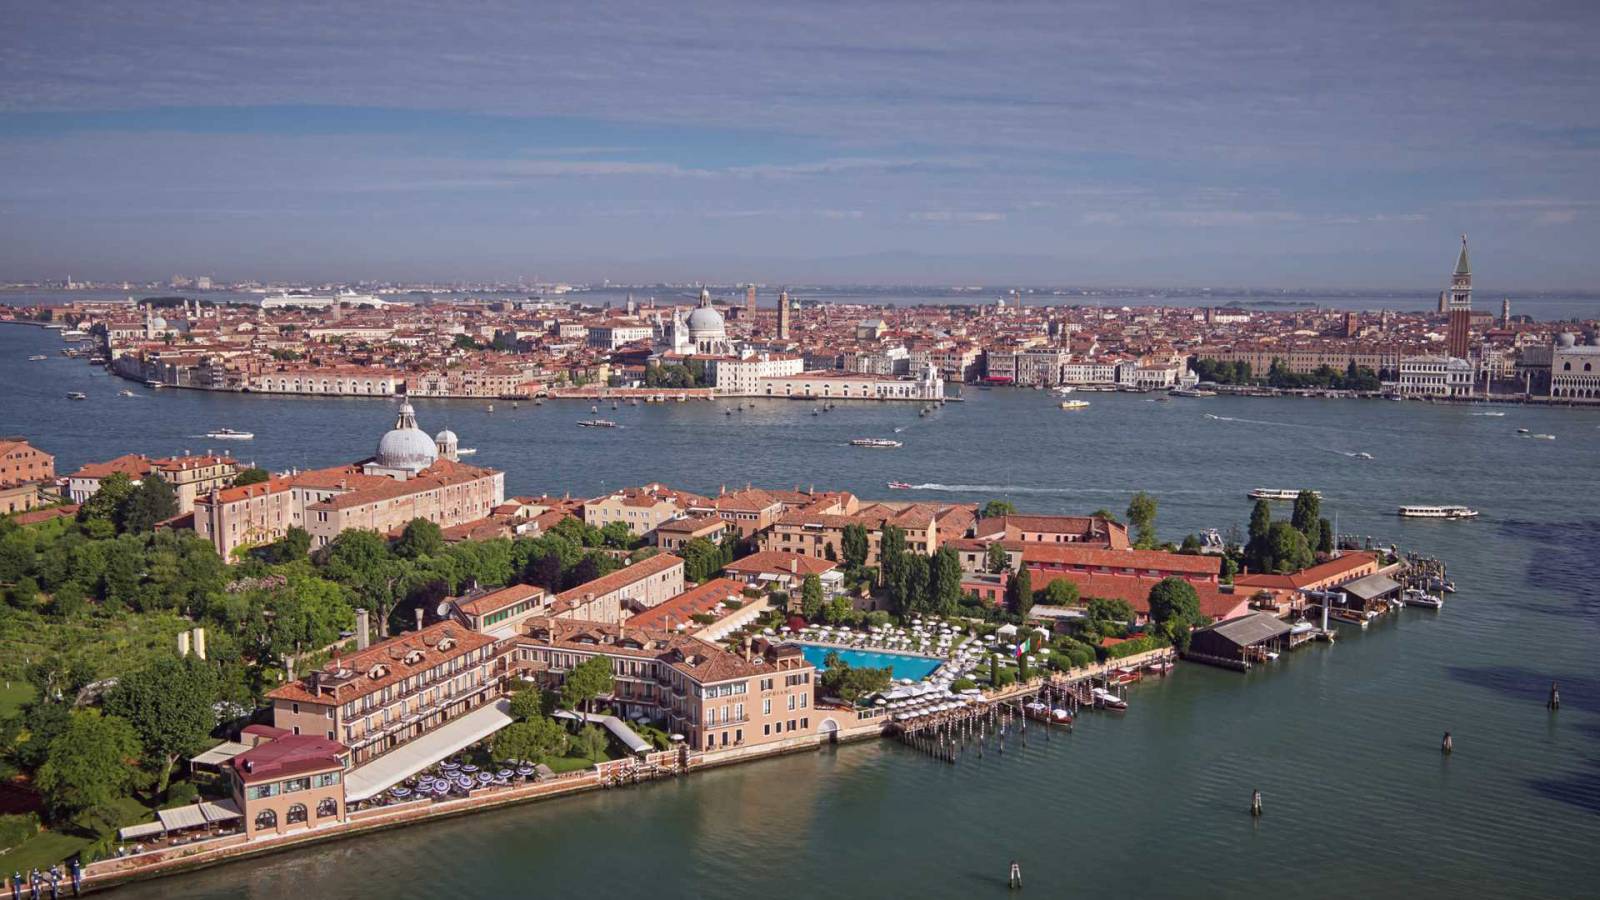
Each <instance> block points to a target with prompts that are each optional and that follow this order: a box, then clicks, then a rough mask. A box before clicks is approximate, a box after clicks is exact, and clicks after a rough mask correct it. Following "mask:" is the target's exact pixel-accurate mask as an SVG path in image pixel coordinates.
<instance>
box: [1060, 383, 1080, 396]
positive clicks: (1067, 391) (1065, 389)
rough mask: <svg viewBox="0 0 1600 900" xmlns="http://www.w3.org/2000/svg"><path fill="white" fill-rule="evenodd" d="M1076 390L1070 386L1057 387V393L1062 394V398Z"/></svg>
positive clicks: (1061, 385)
mask: <svg viewBox="0 0 1600 900" xmlns="http://www.w3.org/2000/svg"><path fill="white" fill-rule="evenodd" d="M1074 390H1076V389H1075V388H1074V387H1073V386H1072V385H1070V384H1059V385H1056V387H1055V392H1056V393H1058V394H1061V395H1062V396H1066V395H1067V394H1070V393H1072V392H1073V391H1074Z"/></svg>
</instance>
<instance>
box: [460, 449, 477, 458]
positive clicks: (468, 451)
mask: <svg viewBox="0 0 1600 900" xmlns="http://www.w3.org/2000/svg"><path fill="white" fill-rule="evenodd" d="M477 452H478V448H477V447H462V448H461V449H459V450H457V451H456V455H457V456H471V455H472V454H474V453H477Z"/></svg>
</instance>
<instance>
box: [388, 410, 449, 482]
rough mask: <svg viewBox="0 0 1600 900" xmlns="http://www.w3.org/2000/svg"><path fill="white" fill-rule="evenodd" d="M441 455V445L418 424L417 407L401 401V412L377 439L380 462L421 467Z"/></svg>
mask: <svg viewBox="0 0 1600 900" xmlns="http://www.w3.org/2000/svg"><path fill="white" fill-rule="evenodd" d="M438 458H439V448H438V447H436V446H435V445H434V443H433V438H430V437H428V433H427V432H426V431H423V430H422V429H421V428H418V427H417V414H416V410H414V409H412V408H411V404H410V403H402V404H400V415H399V416H398V417H397V418H396V419H395V423H394V428H392V429H390V430H389V432H388V433H387V434H385V435H384V436H383V437H382V438H381V439H379V441H378V454H377V462H378V465H380V466H383V467H385V468H389V469H410V470H412V471H421V470H422V469H426V468H427V467H428V466H431V465H433V462H434V460H436V459H438Z"/></svg>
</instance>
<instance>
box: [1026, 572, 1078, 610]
mask: <svg viewBox="0 0 1600 900" xmlns="http://www.w3.org/2000/svg"><path fill="white" fill-rule="evenodd" d="M1033 599H1034V602H1036V603H1043V604H1045V605H1046V606H1077V605H1078V585H1077V584H1076V583H1075V582H1073V581H1072V579H1070V578H1056V579H1054V580H1052V581H1051V582H1050V583H1049V584H1047V585H1045V586H1044V587H1042V588H1040V589H1039V590H1037V591H1035V592H1034V594H1033Z"/></svg>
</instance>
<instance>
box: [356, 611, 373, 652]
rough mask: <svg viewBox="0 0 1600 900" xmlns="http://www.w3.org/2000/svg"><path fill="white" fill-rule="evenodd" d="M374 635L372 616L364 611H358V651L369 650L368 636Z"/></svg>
mask: <svg viewBox="0 0 1600 900" xmlns="http://www.w3.org/2000/svg"><path fill="white" fill-rule="evenodd" d="M371 633H372V616H371V614H370V613H368V612H367V611H366V610H364V609H358V610H356V649H357V650H365V649H367V642H368V638H367V635H369V634H371Z"/></svg>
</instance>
